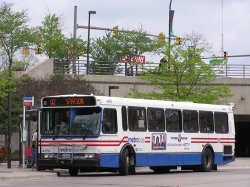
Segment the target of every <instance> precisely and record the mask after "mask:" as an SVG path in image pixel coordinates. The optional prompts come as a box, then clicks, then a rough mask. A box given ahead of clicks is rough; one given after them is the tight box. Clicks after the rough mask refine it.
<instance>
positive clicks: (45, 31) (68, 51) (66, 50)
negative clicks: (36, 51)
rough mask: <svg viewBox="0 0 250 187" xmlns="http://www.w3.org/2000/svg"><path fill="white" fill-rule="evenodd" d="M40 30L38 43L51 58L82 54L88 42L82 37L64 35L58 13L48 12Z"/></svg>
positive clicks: (71, 57) (66, 58) (72, 56)
mask: <svg viewBox="0 0 250 187" xmlns="http://www.w3.org/2000/svg"><path fill="white" fill-rule="evenodd" d="M38 30H39V34H38V35H39V37H38V40H37V43H38V44H40V45H41V47H42V52H43V53H44V54H46V55H47V56H48V57H49V58H56V59H60V60H71V59H74V58H76V57H78V56H79V55H82V54H83V52H84V50H85V49H86V42H83V41H82V40H81V39H80V38H76V39H74V38H67V37H65V36H64V34H63V32H62V24H61V21H60V17H58V16H56V14H51V13H48V15H47V16H46V17H45V18H44V20H43V22H42V25H41V26H40V27H39V28H38Z"/></svg>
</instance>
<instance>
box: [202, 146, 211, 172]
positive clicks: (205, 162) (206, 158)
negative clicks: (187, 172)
mask: <svg viewBox="0 0 250 187" xmlns="http://www.w3.org/2000/svg"><path fill="white" fill-rule="evenodd" d="M213 165H214V155H213V153H212V151H211V149H208V148H206V149H205V150H204V152H203V154H202V157H201V166H200V171H203V172H207V171H211V170H212V168H213Z"/></svg>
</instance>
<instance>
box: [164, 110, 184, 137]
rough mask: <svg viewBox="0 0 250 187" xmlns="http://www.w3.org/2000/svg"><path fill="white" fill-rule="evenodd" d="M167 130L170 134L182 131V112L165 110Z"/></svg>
mask: <svg viewBox="0 0 250 187" xmlns="http://www.w3.org/2000/svg"><path fill="white" fill-rule="evenodd" d="M165 118H166V130H167V131H168V132H180V131H182V120H181V119H182V115H181V111H180V110H172V109H166V110H165Z"/></svg>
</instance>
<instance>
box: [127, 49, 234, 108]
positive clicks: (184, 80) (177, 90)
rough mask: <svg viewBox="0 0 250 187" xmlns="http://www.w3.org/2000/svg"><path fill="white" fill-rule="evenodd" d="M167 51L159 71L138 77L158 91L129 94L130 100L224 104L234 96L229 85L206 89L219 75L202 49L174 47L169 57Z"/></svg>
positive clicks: (152, 71) (135, 90)
mask: <svg viewBox="0 0 250 187" xmlns="http://www.w3.org/2000/svg"><path fill="white" fill-rule="evenodd" d="M168 47H169V46H167V47H166V49H165V50H164V51H163V54H164V55H166V58H167V60H166V61H163V63H162V64H161V66H160V67H159V69H155V70H149V71H147V72H146V73H145V74H143V75H142V76H140V77H139V78H141V79H143V80H146V81H148V82H149V83H151V84H152V85H153V86H154V87H155V88H156V89H154V91H152V92H148V93H141V92H139V91H138V90H137V89H136V88H133V89H131V91H130V93H129V96H130V97H136V98H150V99H161V100H175V101H193V102H199V103H221V102H223V101H224V98H226V97H230V96H232V93H231V91H230V88H229V86H228V85H219V86H206V84H207V83H209V82H211V81H213V80H215V78H216V75H215V72H213V70H212V69H213V68H212V67H211V65H209V64H206V63H205V62H204V61H203V60H202V58H201V55H200V54H201V52H202V51H204V49H203V48H199V46H198V45H197V46H196V47H191V48H190V47H187V46H186V45H171V53H170V55H169V48H168ZM169 57H170V58H169ZM217 65H220V64H217Z"/></svg>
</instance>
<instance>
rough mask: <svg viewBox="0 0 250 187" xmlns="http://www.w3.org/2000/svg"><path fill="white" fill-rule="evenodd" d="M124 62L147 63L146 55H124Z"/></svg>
mask: <svg viewBox="0 0 250 187" xmlns="http://www.w3.org/2000/svg"><path fill="white" fill-rule="evenodd" d="M122 62H126V63H127V62H132V63H139V64H145V56H140V55H123V56H122Z"/></svg>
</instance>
